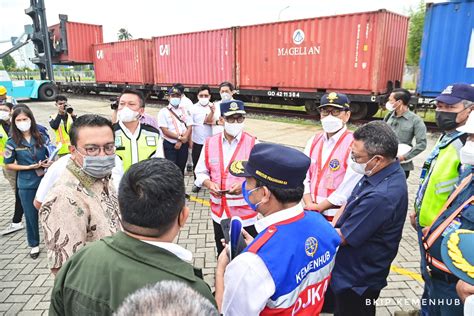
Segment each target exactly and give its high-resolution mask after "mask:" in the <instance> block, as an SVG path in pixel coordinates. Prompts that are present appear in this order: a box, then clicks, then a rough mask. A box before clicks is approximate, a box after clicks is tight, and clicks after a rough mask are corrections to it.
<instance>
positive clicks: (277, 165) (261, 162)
mask: <svg viewBox="0 0 474 316" xmlns="http://www.w3.org/2000/svg"><path fill="white" fill-rule="evenodd" d="M310 163H311V159H309V157H308V156H306V155H305V154H303V153H302V152H301V151H298V150H296V149H293V148H290V147H286V146H282V145H277V144H268V143H266V144H263V143H260V144H256V145H255V146H254V147H253V149H252V151H251V152H250V157H249V160H248V161H234V162H233V163H232V164H231V166H230V168H229V169H230V173H231V174H232V175H234V176H236V177H253V178H255V179H258V180H260V181H261V182H263V183H265V184H268V185H271V186H274V187H278V188H282V189H294V188H298V187H301V186H303V181H304V179H305V178H306V172H307V171H308V168H309V165H310Z"/></svg>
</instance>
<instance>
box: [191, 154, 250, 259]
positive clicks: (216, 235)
mask: <svg viewBox="0 0 474 316" xmlns="http://www.w3.org/2000/svg"><path fill="white" fill-rule="evenodd" d="M193 146H194V145H193ZM212 224H213V226H214V240H215V242H216V248H217V256H218V257H219V254H220V253H221V252H222V250H224V246H222V242H221V239H224V233H223V232H222V228H221V225H220V224H219V223H216V222H214V221H212ZM244 229H245V231H246V232H247V233H249V234H250V236H252V237H255V236H257V235H258V233H257V230H256V229H255V226H254V225H252V226H247V227H244Z"/></svg>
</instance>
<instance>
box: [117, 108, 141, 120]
mask: <svg viewBox="0 0 474 316" xmlns="http://www.w3.org/2000/svg"><path fill="white" fill-rule="evenodd" d="M138 116H139V114H138V112H136V111H133V110H131V109H130V108H129V107H128V106H126V107H125V108H123V109H122V110H120V111H118V113H117V118H118V120H119V121H122V122H124V123H129V122H133V121H136V120H138Z"/></svg>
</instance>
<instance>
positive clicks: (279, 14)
mask: <svg viewBox="0 0 474 316" xmlns="http://www.w3.org/2000/svg"><path fill="white" fill-rule="evenodd" d="M289 7H290V6H289V5H287V6H286V7H284V8H283V9H281V10H280V12H278V21H280V18H281V13H282V12H283V11H285V10H286V9H288V8H289Z"/></svg>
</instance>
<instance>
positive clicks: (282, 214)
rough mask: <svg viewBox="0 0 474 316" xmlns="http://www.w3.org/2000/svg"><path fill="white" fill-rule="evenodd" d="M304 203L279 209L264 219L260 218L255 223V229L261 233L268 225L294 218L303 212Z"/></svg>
mask: <svg viewBox="0 0 474 316" xmlns="http://www.w3.org/2000/svg"><path fill="white" fill-rule="evenodd" d="M303 211H304V210H303V205H301V203H298V204H297V205H295V206H293V207H290V208H287V209H285V210H281V211H278V212H276V213H273V214H271V215H268V216H266V217H264V218H262V219H259V220H258V221H257V222H256V223H255V229H256V230H257V232H258V233H259V234H260V233H261V232H262V231H263V230H265V229H266V228H267V227H269V226H271V225H273V224H276V223H279V222H282V221H285V220H287V219H290V218H293V217H295V216H297V215H299V214H301V213H303Z"/></svg>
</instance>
